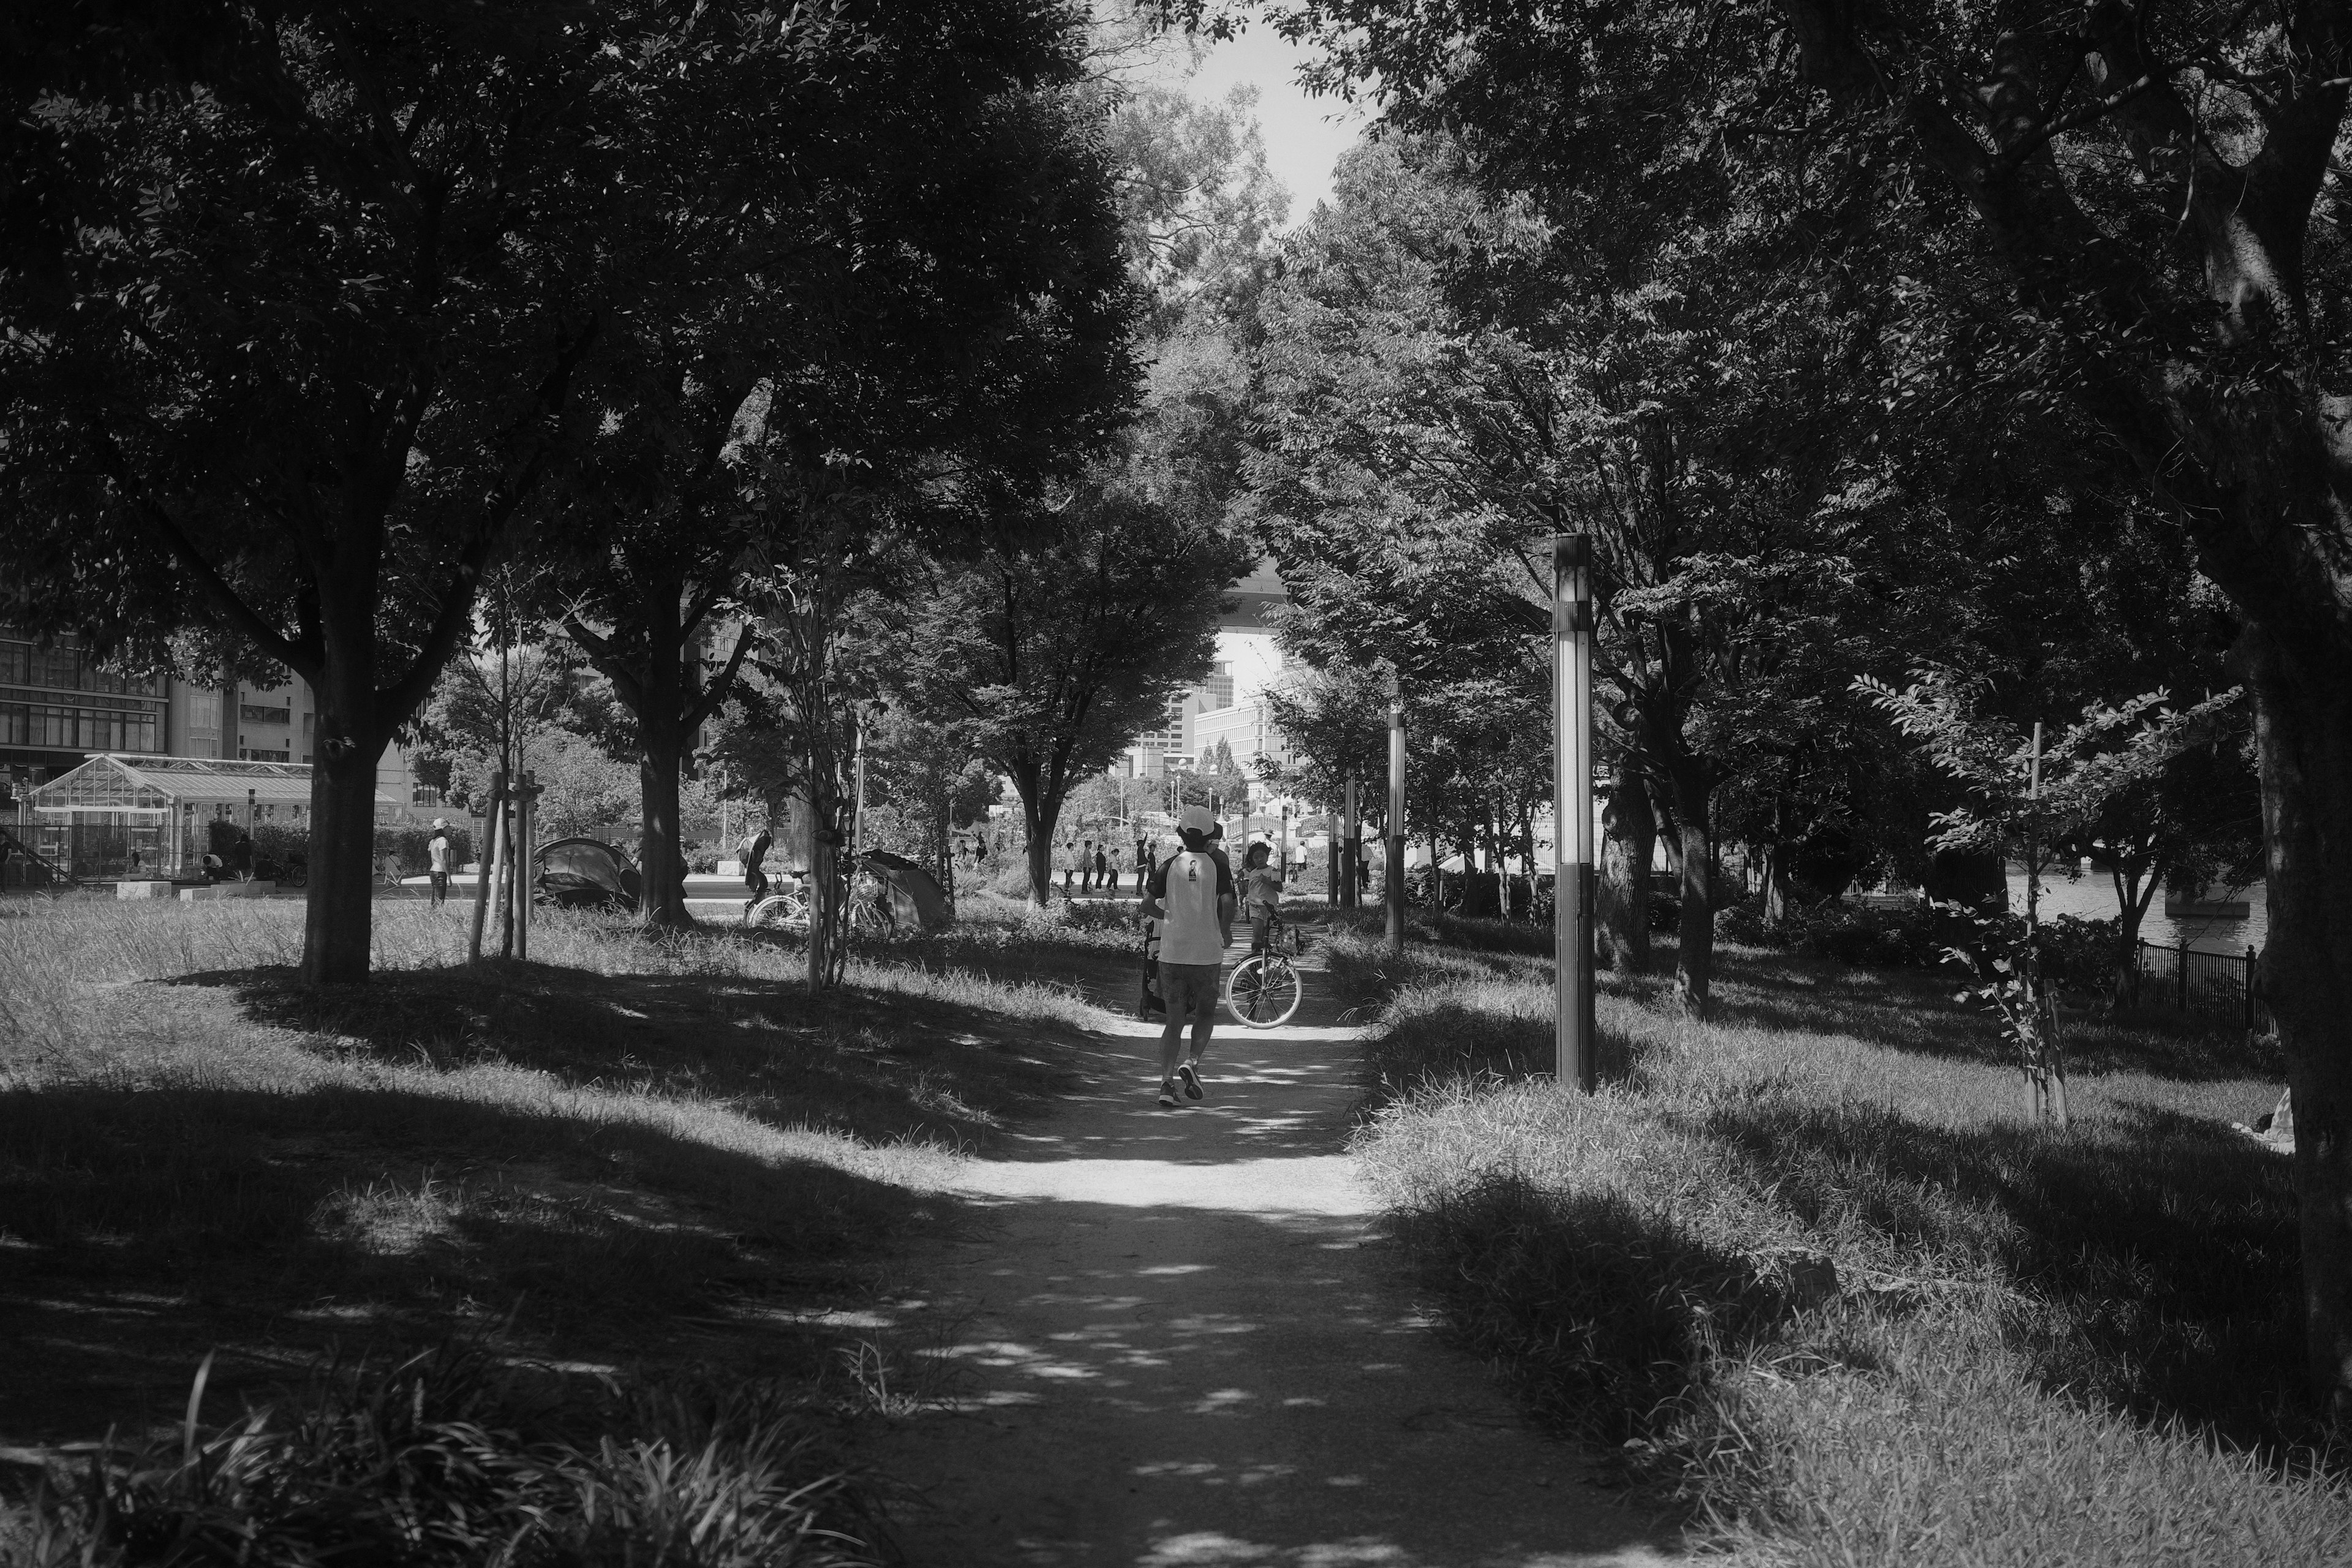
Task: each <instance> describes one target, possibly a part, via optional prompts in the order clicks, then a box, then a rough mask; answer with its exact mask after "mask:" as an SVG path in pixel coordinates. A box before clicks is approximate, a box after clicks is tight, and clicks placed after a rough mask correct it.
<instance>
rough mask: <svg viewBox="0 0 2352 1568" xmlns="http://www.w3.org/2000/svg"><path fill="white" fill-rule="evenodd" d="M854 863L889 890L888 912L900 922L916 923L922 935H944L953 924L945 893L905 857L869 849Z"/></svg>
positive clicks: (931, 877) (936, 881)
mask: <svg viewBox="0 0 2352 1568" xmlns="http://www.w3.org/2000/svg"><path fill="white" fill-rule="evenodd" d="M857 863H858V864H859V865H861V866H863V867H865V868H866V869H867V870H868V871H871V872H872V873H874V876H875V878H876V879H877V880H878V881H880V882H881V884H882V885H883V886H884V887H885V888H887V889H889V893H890V910H891V912H892V913H893V914H895V915H897V916H898V919H899V920H900V921H907V922H919V923H920V925H921V926H922V928H923V929H924V930H925V931H945V930H946V929H947V928H948V927H949V926H950V925H953V924H954V923H955V909H954V906H952V905H951V904H950V903H949V902H948V895H947V889H944V888H942V887H940V884H939V879H937V878H935V877H933V876H932V875H931V874H930V873H929V871H926V870H924V869H923V868H921V867H920V866H918V865H916V864H915V863H914V862H913V861H912V860H909V859H908V858H906V857H905V856H904V855H893V854H891V853H890V852H889V851H888V850H887V849H868V850H866V852H865V853H864V854H862V855H860V856H859V857H858V858H857Z"/></svg>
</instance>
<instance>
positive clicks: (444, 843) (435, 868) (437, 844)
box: [425, 816, 449, 910]
mask: <svg viewBox="0 0 2352 1568" xmlns="http://www.w3.org/2000/svg"><path fill="white" fill-rule="evenodd" d="M425 855H426V856H427V858H429V860H430V869H431V872H432V877H433V907H434V908H435V909H436V910H437V909H439V908H440V907H441V906H442V905H443V904H444V903H446V902H447V901H448V898H449V819H448V818H447V817H446V816H436V817H435V818H434V819H433V837H430V838H428V839H426V840H425Z"/></svg>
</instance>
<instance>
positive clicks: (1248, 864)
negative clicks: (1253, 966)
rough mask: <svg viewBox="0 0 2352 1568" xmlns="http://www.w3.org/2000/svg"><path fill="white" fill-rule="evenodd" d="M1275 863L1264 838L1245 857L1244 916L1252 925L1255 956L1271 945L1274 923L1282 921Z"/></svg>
mask: <svg viewBox="0 0 2352 1568" xmlns="http://www.w3.org/2000/svg"><path fill="white" fill-rule="evenodd" d="M1273 859H1274V848H1273V846H1271V845H1269V844H1267V843H1266V842H1265V839H1263V838H1261V839H1259V840H1258V841H1257V842H1256V843H1255V844H1253V845H1251V846H1250V847H1249V849H1248V852H1247V853H1245V854H1244V855H1243V857H1242V913H1243V914H1244V916H1245V917H1247V919H1248V921H1249V923H1250V951H1251V952H1265V951H1266V950H1267V948H1268V947H1269V946H1271V945H1272V940H1271V939H1272V935H1273V931H1274V926H1275V922H1276V921H1278V920H1280V919H1281V918H1282V873H1281V872H1280V871H1278V870H1276V869H1275V868H1274V865H1273Z"/></svg>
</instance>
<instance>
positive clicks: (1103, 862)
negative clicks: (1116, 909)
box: [1095, 838, 1118, 893]
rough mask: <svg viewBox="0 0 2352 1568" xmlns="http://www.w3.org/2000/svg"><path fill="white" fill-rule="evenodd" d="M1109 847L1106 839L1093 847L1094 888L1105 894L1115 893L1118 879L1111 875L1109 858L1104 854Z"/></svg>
mask: <svg viewBox="0 0 2352 1568" xmlns="http://www.w3.org/2000/svg"><path fill="white" fill-rule="evenodd" d="M1109 847H1110V840H1109V839H1108V838H1106V839H1104V840H1103V841H1102V842H1101V843H1100V844H1097V845H1096V846H1095V886H1096V887H1097V888H1100V889H1102V890H1103V891H1104V892H1105V893H1115V892H1117V891H1118V878H1117V877H1115V876H1114V875H1112V872H1111V864H1110V857H1109V856H1108V854H1105V853H1104V851H1105V850H1107V849H1108V848H1109Z"/></svg>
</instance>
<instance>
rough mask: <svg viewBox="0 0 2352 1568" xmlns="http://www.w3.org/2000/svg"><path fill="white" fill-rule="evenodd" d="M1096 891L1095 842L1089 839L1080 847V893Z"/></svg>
mask: <svg viewBox="0 0 2352 1568" xmlns="http://www.w3.org/2000/svg"><path fill="white" fill-rule="evenodd" d="M1094 890H1095V841H1094V840H1093V839H1091V838H1089V839H1087V841H1086V842H1085V843H1084V844H1081V845H1079V846H1078V891H1080V892H1081V893H1091V892H1093V891H1094Z"/></svg>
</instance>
